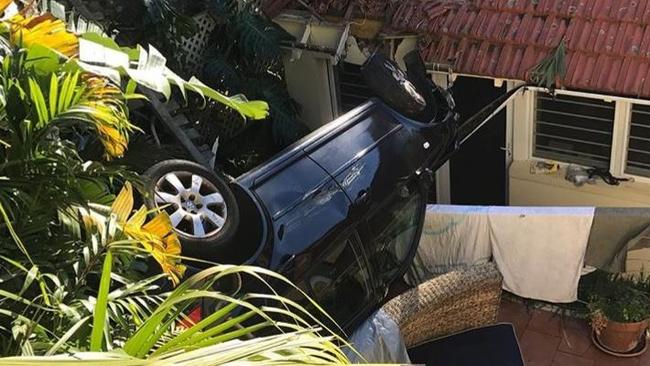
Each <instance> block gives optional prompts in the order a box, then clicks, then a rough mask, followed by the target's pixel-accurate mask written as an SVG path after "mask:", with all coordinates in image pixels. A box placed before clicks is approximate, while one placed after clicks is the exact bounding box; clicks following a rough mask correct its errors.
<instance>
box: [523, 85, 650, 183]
mask: <svg viewBox="0 0 650 366" xmlns="http://www.w3.org/2000/svg"><path fill="white" fill-rule="evenodd" d="M539 92H545V93H548V92H549V91H548V90H547V89H546V88H542V87H534V86H531V87H526V89H525V92H524V94H523V97H522V100H521V101H520V102H518V103H517V102H515V103H514V104H515V107H514V108H515V110H516V109H518V108H524V111H525V112H524V113H525V115H522V114H520V116H525V117H524V119H525V123H524V126H523V127H524V130H525V131H523V132H524V134H525V136H526V142H525V146H524V149H525V150H524V151H523V152H522V153H523V154H524V156H525V157H526V158H527V160H530V161H547V162H548V161H553V162H557V163H560V164H561V165H562V166H567V165H569V164H573V165H578V166H584V165H581V164H575V163H568V162H566V161H561V160H553V159H547V158H541V157H537V156H534V154H535V119H536V114H537V110H536V107H537V105H536V98H537V93H539ZM554 92H555V93H556V94H560V95H569V96H576V97H583V98H591V99H600V100H603V101H606V102H613V103H615V107H614V129H613V133H612V148H611V156H610V166H609V171H610V172H611V173H612V175H614V176H616V177H625V178H633V179H634V182H640V183H646V184H650V177H646V176H642V175H636V174H631V173H626V172H625V168H626V167H627V152H628V145H629V137H630V126H631V123H632V121H631V119H632V105H633V104H642V105H646V106H650V100H644V99H636V98H628V97H620V96H613V95H606V94H599V93H589V92H580V91H575V90H564V89H561V90H560V89H557V90H555V91H554ZM515 113H516V111H515ZM514 123H515V124H516V121H514ZM515 128H516V127H515ZM519 136H521V134H519Z"/></svg>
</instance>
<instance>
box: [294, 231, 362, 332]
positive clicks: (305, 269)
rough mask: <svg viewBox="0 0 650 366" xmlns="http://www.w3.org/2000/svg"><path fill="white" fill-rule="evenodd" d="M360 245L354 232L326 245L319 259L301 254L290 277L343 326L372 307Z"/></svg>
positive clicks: (319, 254) (311, 255)
mask: <svg viewBox="0 0 650 366" xmlns="http://www.w3.org/2000/svg"><path fill="white" fill-rule="evenodd" d="M360 244H361V242H360V240H359V236H358V234H357V233H356V232H355V233H353V234H352V235H349V236H346V237H344V238H342V239H339V240H336V241H334V242H329V243H327V245H326V246H324V247H323V248H322V250H321V251H320V253H318V258H314V257H313V254H302V255H301V256H300V257H296V259H295V263H294V270H293V276H291V277H293V281H294V283H296V284H297V285H298V287H300V288H301V289H302V290H303V291H305V292H307V293H308V294H309V295H310V296H311V297H312V298H313V299H314V300H315V301H316V302H317V303H318V304H319V305H320V306H321V307H322V308H323V309H324V310H325V311H327V313H328V314H329V315H330V316H331V317H332V318H334V319H335V320H336V321H337V322H338V323H339V325H341V326H344V325H346V324H347V323H348V322H349V321H351V320H352V319H353V318H354V317H355V316H356V315H358V313H359V311H360V310H362V309H363V305H364V304H368V303H369V299H370V295H371V291H370V289H371V286H370V277H369V274H368V268H367V265H365V261H364V259H363V257H362V256H361V254H360V253H359V246H360ZM314 254H315V253H314ZM291 297H293V296H291ZM307 308H311V307H310V306H307ZM314 314H316V313H314Z"/></svg>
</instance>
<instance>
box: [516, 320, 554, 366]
mask: <svg viewBox="0 0 650 366" xmlns="http://www.w3.org/2000/svg"><path fill="white" fill-rule="evenodd" d="M559 344H560V338H559V337H553V336H550V335H548V334H544V333H540V332H537V331H534V330H531V329H527V330H526V331H525V332H524V336H523V337H522V338H521V341H520V345H521V352H522V353H523V356H524V363H525V364H526V365H527V366H549V365H551V362H552V361H553V357H554V356H555V353H556V351H557V347H558V346H559Z"/></svg>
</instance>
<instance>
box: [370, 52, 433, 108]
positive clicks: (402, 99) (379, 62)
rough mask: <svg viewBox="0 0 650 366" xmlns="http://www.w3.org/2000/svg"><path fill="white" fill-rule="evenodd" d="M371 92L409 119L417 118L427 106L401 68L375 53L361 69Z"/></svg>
mask: <svg viewBox="0 0 650 366" xmlns="http://www.w3.org/2000/svg"><path fill="white" fill-rule="evenodd" d="M361 74H362V76H363V79H364V81H365V82H366V84H367V85H368V87H369V88H370V90H371V91H372V92H373V93H374V94H375V95H377V96H378V97H379V98H380V99H381V100H382V101H384V103H386V104H387V105H388V106H390V107H391V108H393V109H394V110H396V111H397V112H399V113H401V114H403V115H404V116H406V117H409V118H416V117H417V116H418V115H420V114H421V113H422V111H424V109H425V108H426V106H427V103H426V101H425V99H424V98H423V97H422V95H421V94H420V93H418V91H417V89H416V87H415V86H414V85H413V83H411V81H410V80H409V79H408V77H407V75H406V73H405V72H404V71H402V69H400V68H399V66H398V65H397V64H396V63H395V62H394V61H391V60H389V59H387V58H386V57H385V56H384V55H382V54H380V53H375V54H373V55H372V56H370V57H369V58H368V60H366V62H365V63H364V64H363V66H362V67H361Z"/></svg>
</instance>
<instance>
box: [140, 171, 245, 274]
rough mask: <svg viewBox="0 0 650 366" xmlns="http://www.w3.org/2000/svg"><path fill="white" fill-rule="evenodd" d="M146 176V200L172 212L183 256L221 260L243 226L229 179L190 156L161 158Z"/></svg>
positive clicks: (149, 205) (171, 215) (148, 205)
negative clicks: (241, 225) (192, 160)
mask: <svg viewBox="0 0 650 366" xmlns="http://www.w3.org/2000/svg"><path fill="white" fill-rule="evenodd" d="M145 176H146V177H147V178H148V179H149V182H148V187H147V188H148V193H149V194H148V195H147V197H145V203H146V205H147V207H149V208H156V207H158V208H162V209H164V210H165V211H166V212H168V213H169V215H170V218H171V220H172V226H174V230H175V231H176V234H177V235H178V237H179V239H180V241H181V245H182V254H183V256H186V257H192V258H197V259H203V260H210V261H216V262H218V261H219V257H220V256H221V255H222V254H226V253H225V250H227V248H226V247H227V246H228V245H227V244H228V241H229V240H230V239H231V238H232V236H233V235H234V234H235V232H236V230H237V227H238V226H239V208H238V205H237V201H236V199H235V196H234V194H233V193H232V190H231V189H230V187H229V186H228V183H227V182H226V180H225V179H224V178H222V177H220V176H219V175H217V174H215V173H214V172H212V171H210V170H208V169H206V168H205V167H203V166H201V165H199V164H196V163H194V162H191V161H186V160H166V161H163V162H160V163H158V164H156V165H154V166H152V167H151V168H149V169H148V170H147V171H146V172H145Z"/></svg>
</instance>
